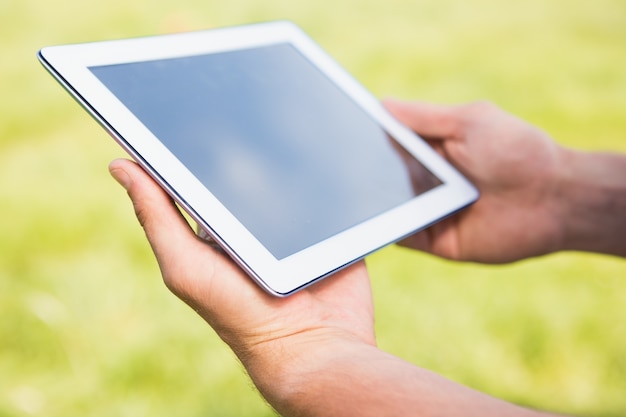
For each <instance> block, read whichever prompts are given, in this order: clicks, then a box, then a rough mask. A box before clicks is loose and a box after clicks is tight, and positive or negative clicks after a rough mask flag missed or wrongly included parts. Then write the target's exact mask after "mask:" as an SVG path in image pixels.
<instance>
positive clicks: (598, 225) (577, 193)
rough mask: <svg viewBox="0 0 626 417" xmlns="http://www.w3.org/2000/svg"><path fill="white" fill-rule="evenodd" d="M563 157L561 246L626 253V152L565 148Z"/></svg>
mask: <svg viewBox="0 0 626 417" xmlns="http://www.w3.org/2000/svg"><path fill="white" fill-rule="evenodd" d="M563 161H564V163H563V164H562V167H563V169H562V170H561V171H560V172H559V175H558V181H557V187H556V200H557V205H558V207H559V218H560V219H561V231H562V233H561V239H562V243H561V246H562V247H561V249H563V250H580V251H589V252H599V253H606V254H613V255H620V256H626V239H625V238H624V236H625V234H626V216H625V215H624V213H626V156H624V155H618V154H610V153H586V152H580V151H575V150H565V151H564V157H563Z"/></svg>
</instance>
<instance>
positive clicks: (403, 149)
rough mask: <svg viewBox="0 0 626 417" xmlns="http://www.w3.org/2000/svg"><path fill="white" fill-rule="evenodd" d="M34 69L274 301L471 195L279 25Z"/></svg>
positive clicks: (175, 38)
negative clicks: (58, 87) (60, 88)
mask: <svg viewBox="0 0 626 417" xmlns="http://www.w3.org/2000/svg"><path fill="white" fill-rule="evenodd" d="M39 58H40V60H41V62H42V63H43V65H44V66H45V67H46V68H47V69H48V70H49V71H50V73H51V74H52V75H53V76H54V77H55V78H56V79H57V80H58V81H59V82H60V83H61V84H62V85H63V86H64V87H65V88H66V89H67V90H68V91H69V92H70V93H71V94H72V95H73V96H74V98H76V99H77V100H78V102H79V103H80V104H81V105H82V106H83V107H84V108H85V109H86V110H87V111H88V112H89V113H91V115H92V116H94V117H95V118H96V120H98V122H100V123H101V124H102V126H104V128H105V129H106V130H107V131H108V132H109V133H110V134H111V135H112V136H113V138H114V139H115V140H116V141H117V142H118V143H119V144H120V145H121V146H122V147H123V148H124V149H125V150H126V151H127V152H128V153H129V154H130V155H131V156H132V157H133V158H134V159H135V160H136V161H137V162H138V163H139V164H140V165H141V166H142V167H143V168H144V169H145V170H146V171H147V172H148V173H150V175H152V177H153V178H154V179H155V180H156V181H158V182H159V184H160V185H161V186H162V187H163V188H164V189H165V190H166V191H167V192H168V193H169V194H170V195H171V196H172V197H173V198H174V199H175V200H176V201H177V202H178V204H180V206H182V207H183V208H184V209H185V210H186V211H187V212H188V213H189V215H190V216H191V217H192V218H193V219H194V220H195V221H196V222H197V223H198V224H199V225H200V227H201V228H202V229H203V230H204V231H205V232H206V233H207V234H208V235H209V236H211V237H212V238H213V239H214V240H215V241H216V242H217V243H219V245H220V246H221V247H222V248H223V249H224V251H226V252H227V253H228V254H229V255H230V256H231V257H232V258H233V259H234V260H235V261H236V262H237V263H238V264H239V265H240V266H241V268H243V269H244V270H245V271H246V272H247V273H248V274H249V275H250V276H251V277H252V278H253V279H254V280H255V281H256V282H257V283H258V284H260V285H261V286H262V287H263V288H264V289H265V290H266V291H268V292H270V293H271V294H274V295H277V296H286V295H289V294H291V293H293V292H295V291H297V290H298V289H301V288H304V287H306V286H307V285H309V284H311V283H313V282H315V281H317V280H319V279H321V278H323V277H326V276H328V275H330V274H332V273H333V272H335V271H337V270H339V269H341V268H343V267H345V266H347V265H349V264H351V263H353V262H355V261H357V260H359V259H361V258H363V257H364V256H366V255H367V254H369V253H371V252H373V251H375V250H377V249H379V248H381V247H383V246H385V245H388V244H390V243H393V242H395V241H397V240H399V239H402V238H403V237H406V236H407V235H410V234H412V233H414V232H416V231H418V230H420V229H423V228H425V227H427V226H429V225H431V224H433V223H434V222H436V221H438V220H440V219H442V218H443V217H445V216H448V215H450V214H451V213H454V212H456V211H457V210H460V209H461V208H463V207H465V206H467V205H468V204H470V203H472V202H473V201H474V200H475V199H476V198H477V196H478V193H477V191H476V189H475V188H474V187H473V186H472V185H471V184H470V183H469V182H468V181H467V180H466V179H464V178H463V177H462V176H461V175H460V174H459V173H458V172H457V171H456V170H455V169H453V168H452V167H451V166H450V165H449V164H448V163H446V161H445V160H444V159H442V158H441V157H440V156H439V155H438V154H437V153H436V152H434V151H433V150H432V149H431V148H430V147H429V146H428V145H427V144H426V143H425V142H424V141H423V140H422V139H420V138H419V137H417V136H416V135H415V134H414V133H413V132H411V131H410V130H408V129H407V128H405V127H404V126H402V125H401V124H400V123H398V122H397V121H396V120H395V119H394V118H393V117H392V116H390V115H389V114H388V113H387V112H386V111H385V109H384V108H383V107H382V106H381V104H380V103H379V101H378V100H377V99H376V98H374V97H373V96H372V95H370V94H369V93H368V92H367V91H366V90H365V89H364V88H363V87H362V86H361V85H360V84H359V83H358V82H356V81H355V80H354V79H353V78H352V77H351V76H350V75H349V74H348V73H347V72H346V71H345V70H343V69H342V68H341V67H340V66H339V65H338V64H337V63H336V62H335V61H334V60H333V59H331V58H330V57H329V56H328V55H327V54H326V53H325V52H324V51H323V50H322V49H320V47H319V46H317V45H316V44H315V43H314V42H313V41H312V40H311V39H310V38H309V37H307V36H306V35H305V34H304V33H303V32H302V31H301V30H300V29H299V28H297V27H296V26H295V25H293V24H292V23H289V22H270V23H261V24H255V25H249V26H242V27H234V28H224V29H215V30H209V31H202V32H194V33H185V34H174V35H164V36H156V37H149V38H138V39H125V40H115V41H106V42H97V43H88V44H78V45H64V46H53V47H48V48H43V49H42V50H41V51H40V52H39Z"/></svg>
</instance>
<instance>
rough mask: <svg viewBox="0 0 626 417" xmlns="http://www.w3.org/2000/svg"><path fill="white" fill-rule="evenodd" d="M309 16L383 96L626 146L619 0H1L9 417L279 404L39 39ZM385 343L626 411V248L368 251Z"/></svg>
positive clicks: (625, 42)
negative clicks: (122, 176)
mask: <svg viewBox="0 0 626 417" xmlns="http://www.w3.org/2000/svg"><path fill="white" fill-rule="evenodd" d="M271 19H290V20H293V21H295V22H296V23H298V24H300V25H301V26H302V27H303V28H304V29H305V30H306V31H307V32H309V33H310V34H311V35H312V36H313V37H314V38H315V39H317V40H318V41H319V43H320V44H322V46H324V47H325V48H326V49H327V50H328V51H329V52H330V53H331V54H332V55H334V56H335V57H336V58H337V59H338V61H340V62H341V63H342V64H344V66H346V67H347V68H348V70H349V71H351V72H352V73H353V74H354V75H355V76H356V77H357V78H358V79H359V80H361V81H362V82H363V83H364V84H365V85H366V86H367V87H369V88H370V89H371V90H372V91H373V92H374V93H375V94H376V95H378V96H380V97H383V96H396V97H401V98H415V99H420V100H429V101H436V102H443V103H459V102H466V101H473V100H479V99H480V100H482V99H487V100H491V101H494V102H496V103H497V104H499V105H500V106H502V107H504V108H505V109H507V110H509V111H511V112H513V113H515V114H517V115H519V116H521V117H522V118H525V119H527V120H529V121H531V122H532V123H535V124H537V125H539V126H541V127H542V128H544V129H546V130H547V131H548V132H550V134H551V135H552V136H553V137H554V138H555V139H556V140H558V141H559V142H561V143H563V144H566V145H568V146H572V147H577V148H581V149H587V150H615V151H622V152H626V140H624V138H625V132H626V3H624V2H623V1H622V0H596V1H594V2H590V1H581V2H569V1H566V0H552V1H550V0H548V1H545V0H527V1H523V2H522V1H515V0H514V1H509V2H500V1H496V0H477V1H475V2H463V1H460V0H441V1H434V0H431V1H425V0H418V1H408V0H388V1H377V2H374V1H371V0H361V1H356V0H334V1H332V2H323V1H321V2H320V1H312V0H301V1H297V2H296V1H293V0H291V1H287V0H266V1H263V2H261V1H253V0H240V1H237V2H227V1H215V0H208V1H207V0H205V1H193V0H178V1H176V2H148V1H146V0H138V1H134V2H128V1H121V0H110V1H108V2H79V1H77V0H67V1H65V2H63V3H62V4H60V3H58V2H40V1H35V0H20V1H18V0H4V1H3V2H0V34H1V35H2V36H0V52H1V56H2V60H1V63H0V213H2V218H1V219H0V417H9V416H10V417H17V416H46V417H54V416H74V415H89V416H110V415H116V416H133V417H138V416H151V417H155V416H172V415H174V416H178V415H186V416H200V415H207V416H249V415H254V416H264V415H265V416H270V415H273V412H272V411H271V409H269V408H268V407H267V406H266V405H265V404H264V402H263V400H262V399H261V398H260V397H259V396H258V395H257V394H256V392H255V390H254V388H253V387H252V386H251V384H250V382H249V381H248V379H247V377H246V376H245V374H244V372H243V370H242V369H241V366H240V365H239V364H238V363H237V362H236V360H235V359H234V356H233V355H232V354H231V353H230V351H229V350H228V349H227V348H226V347H225V346H224V345H223V344H222V343H221V342H220V340H219V339H218V338H217V336H216V335H215V334H214V333H213V332H212V330H211V329H210V328H209V327H208V326H206V325H205V324H204V322H202V320H201V319H199V318H198V317H196V315H195V313H193V312H192V311H191V310H190V309H189V308H187V307H186V306H184V305H183V304H182V303H181V302H180V301H178V300H177V299H176V298H175V297H173V296H172V295H170V294H169V293H168V291H167V290H166V289H165V287H164V286H163V285H162V283H161V282H160V275H159V272H158V269H157V266H156V264H155V262H154V260H153V258H152V254H151V252H150V251H149V248H148V246H147V243H146V242H145V239H144V237H143V234H142V231H141V230H140V228H139V226H138V225H137V222H136V220H135V218H134V216H133V214H132V210H131V207H130V203H129V201H128V200H127V197H126V195H125V193H124V192H123V191H122V190H121V188H120V187H119V186H118V185H117V184H115V183H114V181H112V180H111V179H110V178H109V175H108V173H107V169H106V167H107V164H108V162H109V161H110V160H111V159H112V158H115V157H118V156H124V155H123V153H122V151H121V150H119V149H118V147H117V145H115V144H114V142H113V141H112V140H111V139H110V138H108V137H107V135H106V134H105V133H104V132H103V131H102V130H101V129H100V128H99V127H98V126H97V124H96V123H95V122H93V121H92V120H91V119H90V118H89V117H88V116H87V114H86V113H85V112H84V111H83V110H81V109H80V108H79V106H78V105H76V104H75V103H74V102H73V101H72V100H71V98H69V96H68V95H67V94H66V93H65V92H63V91H62V89H61V88H60V87H59V86H57V85H56V84H55V82H54V81H53V80H52V78H51V77H50V76H49V75H47V74H46V73H45V71H44V70H43V68H41V66H40V65H39V64H38V63H37V60H36V57H35V54H36V51H37V49H39V48H40V47H42V46H46V45H51V44H59V43H69V42H80V41H89V40H97V39H108V38H120V37H128V36H141V35H150V34H157V33H165V32H171V31H178V30H186V29H202V28H209V27H217V26H225V25H231V24H241V23H249V22H256V21H262V20H271ZM368 263H369V267H370V270H371V274H372V282H373V288H374V295H375V302H376V309H377V332H378V339H379V344H380V346H381V347H382V348H383V349H386V350H388V351H390V352H392V353H394V354H396V355H398V356H401V357H403V358H405V359H406V360H408V361H411V362H413V363H415V364H418V365H420V366H423V367H426V368H429V369H432V370H434V371H436V372H439V373H441V374H443V375H445V376H447V377H449V378H451V379H454V380H457V381H460V382H461V383H464V384H467V385H469V386H472V387H474V388H476V389H479V390H483V391H486V392H489V393H491V394H493V395H496V396H499V397H502V398H505V399H507V400H510V401H514V402H517V403H519V404H524V405H527V406H530V407H534V408H543V409H550V410H554V411H558V412H563V413H568V414H575V415H594V416H607V417H608V416H618V415H623V414H624V413H625V412H626V395H624V393H625V392H626V308H625V307H624V306H625V305H626V261H625V260H621V259H616V258H611V257H606V256H600V255H589V254H579V253H564V254H557V255H553V256H547V257H544V258H541V259H532V260H528V261H524V262H519V263H516V264H513V265H506V266H497V267H493V266H480V265H473V264H455V263H451V262H447V261H442V260H439V259H435V258H433V257H430V256H427V255H423V254H418V253H414V252H410V251H408V250H404V249H400V248H396V247H390V248H387V249H384V250H382V251H380V252H379V253H377V254H375V255H373V256H371V257H370V258H369V259H368Z"/></svg>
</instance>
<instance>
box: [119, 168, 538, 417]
mask: <svg viewBox="0 0 626 417" xmlns="http://www.w3.org/2000/svg"><path fill="white" fill-rule="evenodd" d="M110 171H111V174H112V175H113V176H114V177H115V178H116V179H117V181H118V182H120V184H122V185H123V186H124V188H126V190H127V191H128V194H129V195H130V197H131V200H132V202H133V205H134V208H135V212H136V214H137V217H138V219H139V221H140V223H141V225H142V226H143V228H144V230H145V232H146V235H147V237H148V240H149V242H150V244H151V246H152V249H153V251H154V253H155V255H156V258H157V261H158V263H159V267H160V268H161V273H162V276H163V279H164V281H165V284H166V285H167V286H168V287H169V288H170V289H171V290H172V292H174V293H175V294H176V295H177V296H178V297H180V298H181V299H182V300H184V301H185V302H186V303H187V304H189V305H190V306H191V307H192V308H193V309H194V310H195V311H196V312H197V313H198V314H200V315H201V316H202V317H203V318H204V319H205V320H206V321H207V322H208V323H209V324H210V325H211V326H212V327H213V328H214V329H215V331H216V332H217V333H218V334H219V336H220V337H221V338H222V339H223V340H224V341H225V342H226V343H227V344H228V345H229V346H230V347H231V348H232V349H233V351H234V352H235V354H236V355H237V356H238V358H239V359H240V360H241V363H242V364H243V366H244V367H245V368H246V370H247V371H248V374H249V375H250V377H251V378H252V381H253V382H254V383H255V385H256V386H257V387H258V389H259V391H260V392H261V394H262V395H263V396H264V397H265V398H266V399H267V401H268V402H269V403H270V404H271V405H272V406H273V407H274V408H275V409H276V410H277V411H278V412H279V413H281V414H282V415H285V416H333V415H336V416H352V415H354V416H365V417H366V416H369V415H371V416H384V415H393V416H398V415H416V416H434V415H437V416H450V417H452V416H461V415H480V416H490V415H494V416H496V415H497V416H502V415H506V416H520V417H521V416H532V415H539V413H535V412H532V411H529V410H526V409H523V408H520V407H517V406H515V405H512V404H509V403H506V402H504V401H501V400H498V399H495V398H492V397H489V396H487V395H485V394H482V393H479V392H477V391H474V390H471V389H469V388H466V387H463V386H461V385H459V384H456V383H454V382H452V381H449V380H447V379H445V378H443V377H440V376H438V375H436V374H433V373H432V372H429V371H426V370H424V369H421V368H418V367H416V366H414V365H412V364H409V363H407V362H405V361H402V360H401V359H399V358H396V357H394V356H392V355H389V354H387V353H385V352H383V351H381V350H380V349H378V348H377V347H376V341H375V337H374V313H373V303H372V297H371V290H370V284H369V277H368V275H367V270H366V269H365V265H364V263H362V262H361V263H358V264H356V265H354V266H351V267H349V268H347V269H345V270H343V271H341V272H339V273H337V274H336V275H335V276H333V277H331V278H329V279H326V280H324V281H322V282H320V283H317V284H315V285H313V286H311V287H309V288H307V289H305V290H302V291H300V292H298V293H297V294H295V295H293V296H290V297H288V298H286V299H279V298H274V297H271V296H269V295H267V294H266V293H264V292H263V291H262V290H261V289H260V288H259V287H258V286H256V285H255V284H254V283H253V282H252V281H251V280H250V279H249V278H248V277H247V276H245V274H244V273H243V272H242V271H241V270H240V269H239V268H237V267H236V266H235V265H234V264H233V263H232V262H231V261H230V260H229V259H227V258H225V257H224V255H222V254H221V253H220V252H219V251H216V250H214V249H213V248H212V247H211V246H209V245H207V244H205V243H204V242H203V241H201V239H199V238H198V237H197V236H196V235H195V233H194V232H193V230H192V229H191V228H190V227H189V225H188V224H187V223H186V221H185V219H184V217H182V216H181V214H180V212H179V211H178V210H177V208H176V206H175V205H174V203H173V202H172V201H171V200H170V199H169V198H168V196H167V195H166V194H165V193H164V191H163V190H161V189H160V188H159V187H158V185H156V183H154V182H153V181H152V180H151V179H150V177H149V176H148V175H147V174H146V173H145V172H144V171H143V170H142V169H141V168H140V167H138V166H137V165H135V164H134V163H132V162H130V161H126V160H116V161H114V162H113V163H112V164H111V165H110Z"/></svg>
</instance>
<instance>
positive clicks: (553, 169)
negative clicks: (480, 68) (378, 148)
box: [384, 100, 567, 263]
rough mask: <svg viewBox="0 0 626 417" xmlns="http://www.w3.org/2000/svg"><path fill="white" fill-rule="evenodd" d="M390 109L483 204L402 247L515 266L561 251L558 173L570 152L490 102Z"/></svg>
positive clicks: (387, 104) (388, 105) (395, 103)
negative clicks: (474, 188) (464, 179)
mask: <svg viewBox="0 0 626 417" xmlns="http://www.w3.org/2000/svg"><path fill="white" fill-rule="evenodd" d="M384 104H385V107H386V108H387V109H388V110H389V111H390V112H391V113H392V114H393V115H394V116H395V117H396V118H397V119H398V120H400V121H401V122H402V123H404V124H405V125H407V126H408V127H409V128H411V129H413V130H414V131H415V132H416V133H418V134H419V135H420V136H422V137H423V138H424V139H426V140H427V141H428V142H429V143H430V144H431V145H432V146H433V147H434V148H435V149H436V150H437V151H438V152H439V153H440V154H442V155H443V156H444V157H445V158H446V159H448V160H449V161H450V162H451V163H452V164H453V165H454V166H455V167H456V168H457V169H459V170H460V171H461V172H462V173H463V174H464V175H465V176H466V177H467V178H468V179H469V180H470V181H471V182H473V183H474V184H475V185H476V186H477V188H478V189H479V190H480V193H481V197H480V199H479V200H478V201H477V202H476V203H475V204H474V205H472V206H471V207H469V208H467V209H465V210H464V211H461V212H460V213H458V214H457V215H454V216H452V217H450V218H448V219H445V220H443V221H441V222H440V223H437V224H435V225H433V226H431V227H430V228H428V229H426V230H424V231H422V232H419V233H417V234H415V235H413V236H411V237H409V238H407V239H406V240H404V241H403V242H402V244H403V245H405V246H408V247H412V248H415V249H419V250H423V251H426V252H429V253H432V254H435V255H438V256H441V257H444V258H449V259H455V260H463V261H475V262H484V263H504V262H512V261H516V260H519V259H523V258H527V257H530V256H538V255H542V254H546V253H550V252H553V251H556V250H559V249H560V248H561V246H562V240H563V230H562V224H561V223H562V221H561V219H560V215H559V213H560V208H559V202H558V198H555V195H556V193H555V187H556V186H557V178H558V172H559V170H560V168H561V165H562V164H563V160H564V158H565V155H566V153H567V150H566V149H564V148H562V147H560V146H558V145H557V144H556V143H555V142H554V141H553V140H552V139H551V138H550V137H549V136H548V135H547V134H545V133H544V132H542V131H541V130H539V129H537V128H535V127H534V126H532V125H530V124H528V123H526V122H524V121H522V120H520V119H518V118H515V117H514V116H512V115H510V114H508V113H506V112H504V111H502V110H501V109H499V108H497V107H496V106H494V105H491V104H488V103H474V104H469V105H461V106H440V105H432V104H426V103H421V102H410V103H409V102H399V101H395V100H387V101H386V102H385V103H384Z"/></svg>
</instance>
